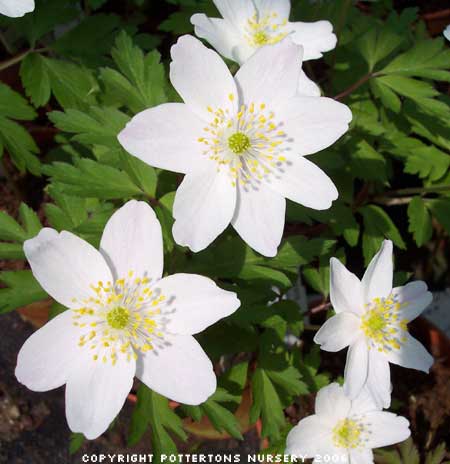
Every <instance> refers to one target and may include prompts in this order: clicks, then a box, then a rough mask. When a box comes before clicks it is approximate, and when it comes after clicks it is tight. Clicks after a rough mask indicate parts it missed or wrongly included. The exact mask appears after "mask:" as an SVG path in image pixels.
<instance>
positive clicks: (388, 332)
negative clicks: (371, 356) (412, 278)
mask: <svg viewBox="0 0 450 464" xmlns="http://www.w3.org/2000/svg"><path fill="white" fill-rule="evenodd" d="M405 305H406V303H399V302H398V298H397V296H396V295H390V296H388V297H387V298H374V299H373V300H372V302H371V303H368V304H366V306H365V312H364V314H363V316H362V318H361V329H362V330H363V332H364V334H365V335H366V337H367V339H368V340H369V341H370V345H369V347H370V346H372V347H374V348H376V349H377V350H378V351H380V352H384V353H386V352H388V351H391V350H393V349H395V350H398V349H400V346H401V344H402V343H404V342H405V341H406V338H405V333H406V332H407V331H408V327H407V324H408V321H407V320H406V319H400V314H399V311H400V309H401V308H402V307H403V306H405Z"/></svg>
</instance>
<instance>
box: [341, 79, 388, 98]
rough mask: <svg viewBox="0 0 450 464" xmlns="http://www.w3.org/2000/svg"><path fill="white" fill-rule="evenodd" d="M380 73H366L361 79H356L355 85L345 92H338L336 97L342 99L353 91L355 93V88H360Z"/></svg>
mask: <svg viewBox="0 0 450 464" xmlns="http://www.w3.org/2000/svg"><path fill="white" fill-rule="evenodd" d="M380 75H381V74H380V73H369V74H366V75H365V76H363V77H361V79H359V81H356V82H355V83H354V84H353V85H351V86H350V87H349V88H348V89H347V90H344V91H343V92H341V93H339V94H337V95H336V96H335V97H334V99H335V100H342V99H344V98H346V97H348V96H349V95H350V94H351V93H353V92H354V91H355V90H357V89H359V87H361V86H362V85H364V84H365V83H366V82H367V81H369V80H370V79H372V78H373V77H378V76H380Z"/></svg>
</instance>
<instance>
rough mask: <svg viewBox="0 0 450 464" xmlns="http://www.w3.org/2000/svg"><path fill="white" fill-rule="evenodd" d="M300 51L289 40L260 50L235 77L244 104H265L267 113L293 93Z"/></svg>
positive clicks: (298, 73) (298, 69)
mask: <svg viewBox="0 0 450 464" xmlns="http://www.w3.org/2000/svg"><path fill="white" fill-rule="evenodd" d="M301 64H302V49H301V47H299V46H298V45H295V44H294V43H293V42H292V41H291V40H290V39H284V40H282V41H281V42H279V43H277V44H275V45H266V46H265V47H261V48H259V49H258V51H257V52H256V53H255V54H253V55H252V56H251V57H250V58H249V59H248V61H246V62H245V63H244V64H243V65H242V67H241V68H240V69H239V71H238V72H237V73H236V76H235V80H236V83H237V86H238V89H239V92H240V94H241V99H242V100H243V102H244V103H246V104H250V103H252V102H253V103H255V104H259V103H265V104H266V105H267V107H268V109H271V108H272V105H273V104H275V103H277V102H278V101H280V100H283V101H285V100H287V99H289V98H291V97H293V96H294V95H296V93H297V89H298V82H299V76H300V73H301Z"/></svg>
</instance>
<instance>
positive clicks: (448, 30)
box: [444, 24, 450, 41]
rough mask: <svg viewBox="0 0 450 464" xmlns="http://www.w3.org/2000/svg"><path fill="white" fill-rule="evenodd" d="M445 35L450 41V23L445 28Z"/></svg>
mask: <svg viewBox="0 0 450 464" xmlns="http://www.w3.org/2000/svg"><path fill="white" fill-rule="evenodd" d="M444 37H445V38H446V39H447V40H449V41H450V24H449V25H448V26H447V27H446V28H445V30H444Z"/></svg>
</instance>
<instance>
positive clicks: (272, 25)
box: [245, 12, 289, 48]
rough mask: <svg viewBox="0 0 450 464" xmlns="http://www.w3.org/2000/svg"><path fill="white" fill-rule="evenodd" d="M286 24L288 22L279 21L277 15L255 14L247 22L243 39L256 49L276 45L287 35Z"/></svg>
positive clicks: (285, 20) (284, 20)
mask: <svg viewBox="0 0 450 464" xmlns="http://www.w3.org/2000/svg"><path fill="white" fill-rule="evenodd" d="M287 23H288V20H287V19H286V18H285V19H283V20H280V18H279V17H278V14H277V13H271V12H269V13H266V14H263V15H260V16H258V15H256V14H255V15H253V16H252V17H251V18H250V19H248V20H247V24H246V31H245V38H246V40H247V42H248V43H249V44H250V45H251V46H252V47H256V48H258V47H262V46H263V45H273V44H276V43H278V42H280V40H283V39H284V38H285V37H286V36H287V35H288V32H289V31H287V30H286V25H287Z"/></svg>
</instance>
